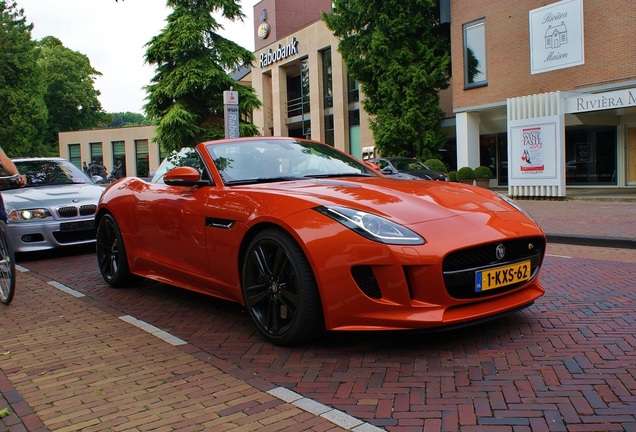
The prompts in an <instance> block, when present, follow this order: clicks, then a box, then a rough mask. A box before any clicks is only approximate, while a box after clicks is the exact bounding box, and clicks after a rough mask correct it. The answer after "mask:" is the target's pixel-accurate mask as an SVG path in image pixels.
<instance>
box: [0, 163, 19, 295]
mask: <svg viewBox="0 0 636 432" xmlns="http://www.w3.org/2000/svg"><path fill="white" fill-rule="evenodd" d="M19 179H20V174H15V175H11V176H0V181H1V180H9V182H14V183H17V182H19ZM14 294H15V253H14V251H13V245H12V244H11V237H9V232H8V231H7V223H6V222H5V221H3V220H1V219H0V302H2V303H4V304H5V305H8V304H10V303H11V301H12V300H13V295H14Z"/></svg>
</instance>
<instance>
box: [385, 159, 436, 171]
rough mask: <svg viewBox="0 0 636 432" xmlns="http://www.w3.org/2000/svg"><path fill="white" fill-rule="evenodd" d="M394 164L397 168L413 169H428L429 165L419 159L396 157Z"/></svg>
mask: <svg viewBox="0 0 636 432" xmlns="http://www.w3.org/2000/svg"><path fill="white" fill-rule="evenodd" d="M393 166H394V167H395V169H396V170H398V171H400V172H403V171H413V170H428V167H427V166H426V165H424V164H423V163H422V162H420V161H418V160H417V159H396V160H394V161H393Z"/></svg>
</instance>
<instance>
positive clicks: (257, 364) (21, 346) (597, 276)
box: [0, 203, 636, 432]
mask: <svg viewBox="0 0 636 432" xmlns="http://www.w3.org/2000/svg"><path fill="white" fill-rule="evenodd" d="M547 204H560V203H547ZM563 207H565V205H564V206H563ZM556 208H557V207H551V209H552V210H553V212H555V213H558V214H567V213H568V211H567V210H565V209H564V210H559V212H556V210H555V209H556ZM559 208H561V207H559ZM570 209H571V207H570ZM581 211H582V210H581ZM569 213H570V214H574V213H573V212H572V211H571V210H570V212H569ZM630 214H631V215H633V214H634V213H630ZM588 215H590V212H588ZM542 217H544V216H543V215H541V216H540V217H537V219H539V220H541V218H542ZM577 217H578V215H577ZM546 220H549V218H547V216H546ZM612 223H613V224H614V225H616V226H619V225H621V224H620V223H619V221H617V220H613V222H612ZM629 223H631V222H629ZM629 223H624V224H622V226H623V228H620V229H626V228H625V225H629ZM574 226H576V224H570V225H568V228H572V227H574ZM572 229H573V228H572ZM612 229H616V230H618V229H619V228H612ZM546 231H547V230H546ZM635 232H636V231H635ZM606 233H607V231H604V232H603V233H602V235H605V234H606ZM619 235H622V234H619ZM632 236H633V234H632ZM581 250H583V251H585V252H584V253H579V252H580V251H581ZM598 250H605V249H603V248H580V247H576V248H570V247H569V246H567V247H562V246H558V245H554V247H553V245H549V246H548V253H549V255H548V256H547V257H546V261H545V266H544V269H543V271H542V275H541V278H542V281H543V284H544V285H545V286H546V288H547V294H546V295H545V296H544V297H542V298H541V299H539V300H538V301H537V302H536V303H535V304H534V305H533V306H531V307H530V308H527V309H525V310H523V311H521V312H518V313H516V314H513V315H509V316H507V317H505V318H502V319H499V320H496V321H492V322H489V323H485V324H481V325H477V326H473V327H470V328H466V329H463V330H455V331H450V332H443V333H433V334H430V333H429V334H422V333H334V334H330V335H328V336H327V337H325V338H323V339H320V340H317V341H314V342H312V343H308V344H306V345H304V346H299V347H294V348H282V347H276V346H273V345H271V344H268V343H266V342H264V341H263V340H262V339H261V338H260V337H259V336H258V334H257V333H256V331H255V329H254V327H253V325H252V323H251V322H250V320H249V318H248V316H247V314H246V313H245V312H244V311H243V310H242V309H241V308H240V307H239V306H238V305H235V304H232V303H228V302H225V301H220V300H216V299H213V298H209V297H204V296H201V295H198V294H194V293H190V292H186V291H183V290H180V289H177V288H173V287H169V286H165V285H161V284H151V283H148V284H145V285H144V286H141V287H136V288H127V289H112V288H109V287H107V286H106V285H105V283H104V282H103V281H102V279H101V276H100V275H99V271H98V270H97V268H96V263H95V256H94V253H92V252H91V251H89V252H87V253H74V254H68V255H64V254H55V255H48V256H41V257H38V256H35V257H32V258H29V259H25V260H23V261H20V262H19V264H20V265H22V266H24V267H25V268H26V269H28V270H30V271H29V272H27V273H24V274H20V279H19V289H18V292H17V294H16V298H15V300H14V303H13V304H12V305H11V306H9V307H7V308H3V309H2V310H0V325H2V328H3V330H4V335H3V338H2V339H1V340H0V392H1V396H0V403H2V404H3V405H0V409H2V408H3V407H4V406H5V405H7V406H8V407H9V409H10V411H11V414H10V415H9V416H7V417H4V418H3V419H0V430H2V427H4V428H5V429H6V430H10V431H12V432H17V431H22V430H29V431H40V430H42V431H43V430H55V431H58V430H60V431H75V430H109V428H110V429H112V430H117V431H124V430H141V431H148V430H245V431H253V430H263V431H278V430H286V431H305V430H312V431H313V430H315V431H324V430H327V431H336V430H354V431H357V432H365V431H366V430H381V429H384V430H387V431H395V432H406V431H422V430H425V431H457V430H461V431H466V432H472V431H487V432H497V431H573V432H576V431H636V336H635V330H636V323H635V320H636V289H634V287H636V272H634V269H635V268H636V267H635V263H636V259H633V258H632V257H635V256H636V254H633V252H634V251H624V252H625V253H624V254H621V256H622V257H623V258H624V259H615V257H616V255H614V254H612V253H606V254H604V255H603V257H602V259H598V258H597V257H595V256H590V255H589V251H598ZM555 252H558V253H555ZM569 252H574V253H573V254H570V253H569ZM610 252H612V251H610ZM613 253H615V254H619V253H621V251H613ZM592 255H593V253H592ZM50 281H57V282H59V283H61V284H63V286H65V287H69V288H71V289H73V290H76V291H77V292H79V293H83V294H84V295H85V297H74V296H72V295H70V294H68V293H66V292H62V291H60V290H59V289H58V288H56V287H55V286H53V285H51V284H50V283H48V282H50ZM121 316H132V317H135V318H136V319H138V320H142V321H144V322H146V323H149V324H151V325H153V326H156V327H157V328H160V329H162V330H163V331H165V332H168V333H170V334H172V335H174V336H176V337H177V338H179V339H181V340H183V341H185V342H187V344H185V345H179V346H173V345H170V344H168V343H166V342H164V341H162V340H160V339H158V338H157V337H155V336H153V335H151V334H149V333H146V332H143V331H142V330H140V329H138V328H137V327H133V326H132V325H131V324H130V323H129V322H125V321H123V320H121V319H119V318H118V317H121ZM280 389H283V390H284V389H287V390H289V391H292V392H294V394H298V395H300V396H302V397H303V401H304V402H303V403H304V404H306V406H307V407H308V408H309V410H307V409H302V407H301V405H302V404H292V403H290V402H288V401H285V400H281V399H280V398H278V397H275V396H274V394H275V393H276V391H279V390H280ZM316 407H327V408H333V409H334V411H333V412H334V413H335V414H334V417H347V416H350V417H348V418H347V419H348V420H351V419H353V420H357V422H353V423H348V424H349V425H350V426H342V425H344V424H345V423H337V422H336V423H334V422H333V421H330V420H329V419H328V418H325V417H324V416H321V415H319V414H317V413H316V412H315V411H312V409H315V408H316Z"/></svg>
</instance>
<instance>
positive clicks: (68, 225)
mask: <svg viewBox="0 0 636 432" xmlns="http://www.w3.org/2000/svg"><path fill="white" fill-rule="evenodd" d="M94 228H95V221H94V220H87V221H77V222H64V223H61V224H60V231H63V232H68V231H84V230H88V229H94Z"/></svg>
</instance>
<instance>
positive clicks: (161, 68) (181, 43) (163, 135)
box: [145, 0, 261, 151]
mask: <svg viewBox="0 0 636 432" xmlns="http://www.w3.org/2000/svg"><path fill="white" fill-rule="evenodd" d="M167 5H168V7H171V8H172V9H173V11H172V13H171V14H170V15H169V16H168V18H167V25H166V27H165V28H164V29H163V30H162V31H161V33H160V34H159V35H157V36H155V37H153V38H152V39H151V40H150V42H149V43H148V44H147V45H146V48H147V49H146V62H147V63H148V64H150V65H154V66H156V68H155V71H156V74H155V76H154V77H153V78H152V80H151V84H149V85H148V86H147V87H146V91H147V93H148V102H147V104H146V105H145V110H146V114H147V115H148V117H149V119H150V120H151V121H152V122H153V123H155V124H156V125H157V128H156V133H157V142H159V143H160V144H161V146H162V148H163V149H164V150H166V151H171V150H178V149H180V148H181V147H187V146H192V145H195V144H196V143H197V142H199V141H206V140H211V139H218V138H222V137H223V136H224V135H225V133H224V122H223V115H224V112H223V91H224V90H230V87H233V88H234V90H236V91H238V93H239V101H240V105H239V111H240V113H241V114H242V115H249V114H250V113H251V112H252V111H253V110H254V109H256V108H258V107H260V105H261V103H260V101H259V100H258V98H257V97H256V94H255V92H254V89H253V88H252V87H247V86H243V85H240V84H239V83H238V82H237V81H236V80H234V79H233V78H232V77H230V76H229V74H228V72H229V71H232V70H236V69H239V68H241V67H245V66H249V65H251V63H252V61H253V59H254V56H253V54H252V53H251V52H250V51H249V50H247V49H245V48H243V47H241V46H239V45H238V44H236V43H235V42H232V41H230V40H228V39H225V38H223V37H222V36H220V35H218V34H217V33H216V31H218V30H219V29H220V28H221V25H220V24H219V23H218V22H217V21H216V19H215V18H214V17H213V15H212V14H213V13H216V12H217V11H220V12H221V14H222V15H223V16H224V17H225V18H227V19H229V20H242V19H243V18H244V15H243V13H242V12H241V8H240V5H239V4H237V2H236V1H234V0H167ZM240 134H241V136H253V135H258V129H257V128H256V126H254V125H253V124H252V123H247V122H243V121H241V124H240Z"/></svg>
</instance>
